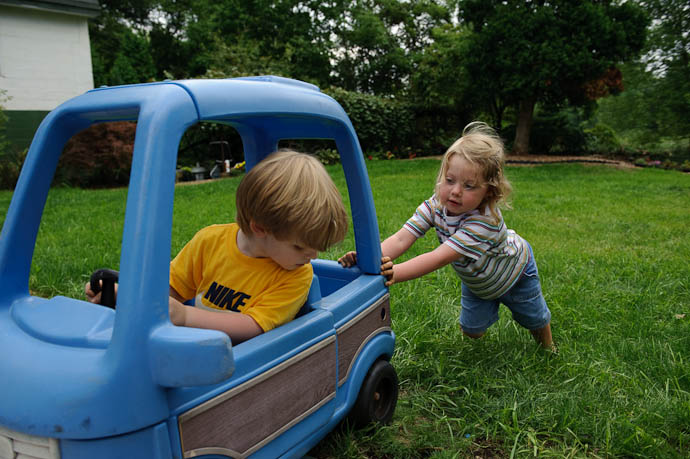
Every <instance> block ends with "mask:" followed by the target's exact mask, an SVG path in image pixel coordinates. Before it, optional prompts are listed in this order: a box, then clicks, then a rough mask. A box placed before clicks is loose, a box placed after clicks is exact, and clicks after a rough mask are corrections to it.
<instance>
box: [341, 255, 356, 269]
mask: <svg viewBox="0 0 690 459" xmlns="http://www.w3.org/2000/svg"><path fill="white" fill-rule="evenodd" d="M338 263H340V265H341V266H342V267H343V268H349V267H351V266H354V265H356V264H357V252H347V253H346V254H345V255H343V256H342V257H340V258H338Z"/></svg>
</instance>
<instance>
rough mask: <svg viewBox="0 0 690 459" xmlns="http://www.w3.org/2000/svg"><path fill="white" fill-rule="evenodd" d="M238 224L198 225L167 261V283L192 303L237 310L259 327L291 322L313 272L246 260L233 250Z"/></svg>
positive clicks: (266, 260) (262, 260) (263, 260)
mask: <svg viewBox="0 0 690 459" xmlns="http://www.w3.org/2000/svg"><path fill="white" fill-rule="evenodd" d="M238 230H239V225H237V224H236V223H229V224H225V225H212V226H208V227H206V228H203V229H201V230H200V231H199V232H198V233H196V234H195V235H194V237H193V238H192V240H191V241H189V242H188V243H187V245H185V246H184V247H183V248H182V250H180V253H179V254H177V256H176V257H175V258H174V259H173V261H172V262H171V263H170V285H171V286H172V287H173V288H174V289H175V290H176V291H177V293H179V294H180V295H182V297H183V298H185V299H187V300H189V299H192V298H195V301H194V304H195V306H196V307H204V308H207V309H213V310H228V311H238V312H240V313H242V314H247V315H249V316H251V317H252V318H253V319H254V320H255V321H256V323H257V324H259V326H260V327H261V328H262V329H263V331H265V332H266V331H268V330H271V329H273V328H275V327H278V326H279V325H282V324H284V323H286V322H289V321H290V320H292V319H293V318H294V317H295V315H296V314H297V312H298V311H299V309H300V307H302V305H303V304H304V302H305V301H306V299H307V295H308V293H309V287H310V286H311V280H312V275H313V270H312V266H311V264H306V265H304V266H301V267H299V268H297V269H295V270H293V271H288V270H286V269H284V268H282V267H280V265H278V264H277V263H276V262H274V261H273V260H272V259H270V258H252V257H248V256H246V255H244V254H243V253H242V252H240V250H239V249H238V248H237V232H238Z"/></svg>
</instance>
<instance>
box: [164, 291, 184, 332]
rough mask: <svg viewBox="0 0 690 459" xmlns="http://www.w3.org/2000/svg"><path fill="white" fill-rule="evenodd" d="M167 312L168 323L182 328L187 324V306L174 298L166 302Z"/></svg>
mask: <svg viewBox="0 0 690 459" xmlns="http://www.w3.org/2000/svg"><path fill="white" fill-rule="evenodd" d="M168 312H169V313H170V322H172V324H173V325H177V326H178V327H184V326H185V324H186V323H187V306H185V305H184V304H182V303H180V302H179V301H177V300H176V299H175V298H170V299H169V300H168Z"/></svg>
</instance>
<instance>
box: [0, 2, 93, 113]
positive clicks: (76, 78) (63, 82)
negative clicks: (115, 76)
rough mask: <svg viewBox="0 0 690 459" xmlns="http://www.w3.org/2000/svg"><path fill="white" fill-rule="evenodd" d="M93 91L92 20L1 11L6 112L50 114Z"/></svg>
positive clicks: (0, 76)
mask: <svg viewBox="0 0 690 459" xmlns="http://www.w3.org/2000/svg"><path fill="white" fill-rule="evenodd" d="M92 88H93V73H92V70H91V48H90V44H89V29H88V25H87V18H86V17H83V16H75V15H68V14H60V13H52V12H46V11H41V10H37V9H29V8H16V7H11V6H4V5H0V89H4V90H6V91H7V94H6V95H7V96H10V97H11V99H10V100H8V101H5V102H3V103H2V105H3V106H4V108H5V109H6V110H41V111H43V110H45V111H49V110H52V109H54V108H55V107H57V106H58V105H59V104H61V103H62V102H64V101H66V100H68V99H70V98H72V97H74V96H77V95H79V94H82V93H84V92H85V91H87V90H89V89H92Z"/></svg>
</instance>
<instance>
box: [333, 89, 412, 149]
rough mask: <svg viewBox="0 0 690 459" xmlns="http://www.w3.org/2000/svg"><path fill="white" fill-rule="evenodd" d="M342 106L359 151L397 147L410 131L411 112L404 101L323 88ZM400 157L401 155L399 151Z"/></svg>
mask: <svg viewBox="0 0 690 459" xmlns="http://www.w3.org/2000/svg"><path fill="white" fill-rule="evenodd" d="M324 92H325V93H326V94H328V95H329V96H331V97H333V98H334V99H335V100H337V101H338V103H339V104H340V105H341V106H342V107H343V109H344V110H345V112H346V113H347V114H348V116H349V117H350V121H352V125H353V126H354V128H355V131H356V132H357V137H358V138H359V143H360V145H361V147H362V150H363V151H380V150H384V151H385V150H391V151H393V150H394V149H398V150H399V149H400V146H406V145H409V144H410V142H411V139H412V137H413V134H414V112H413V110H412V106H411V105H410V104H408V103H405V102H401V101H398V100H395V99H389V98H383V97H378V96H374V95H370V94H362V93H357V92H351V91H346V90H344V89H340V88H329V89H327V90H324ZM400 156H401V157H402V156H405V154H404V153H403V152H400Z"/></svg>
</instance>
